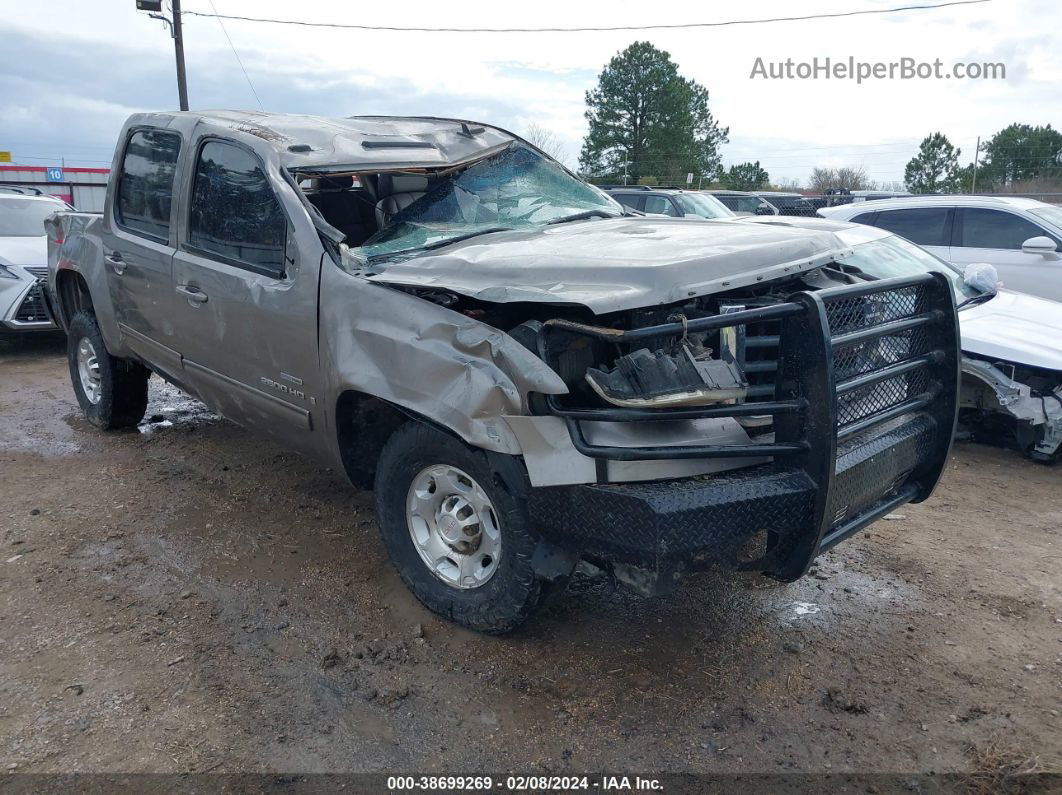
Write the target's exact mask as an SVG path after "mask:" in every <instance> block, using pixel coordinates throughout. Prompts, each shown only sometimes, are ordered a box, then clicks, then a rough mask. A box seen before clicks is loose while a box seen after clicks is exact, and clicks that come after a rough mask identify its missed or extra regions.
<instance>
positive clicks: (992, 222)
mask: <svg viewBox="0 0 1062 795" xmlns="http://www.w3.org/2000/svg"><path fill="white" fill-rule="evenodd" d="M1042 234H1044V231H1043V230H1042V229H1041V228H1040V227H1038V226H1037V225H1036V224H1034V223H1032V222H1030V221H1026V220H1025V219H1024V218H1020V217H1019V216H1017V215H1012V214H1011V213H1004V212H1000V211H999V210H984V209H979V208H977V207H967V208H966V209H965V210H963V211H962V236H961V237H960V240H961V243H960V245H962V246H963V247H964V248H1004V249H1011V250H1015V251H1016V250H1018V249H1020V248H1021V244H1022V243H1024V242H1025V241H1026V240H1028V239H1029V238H1030V237H1037V236H1038V235H1042Z"/></svg>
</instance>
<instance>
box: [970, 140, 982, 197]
mask: <svg viewBox="0 0 1062 795" xmlns="http://www.w3.org/2000/svg"><path fill="white" fill-rule="evenodd" d="M979 154H981V136H980V135H978V136H977V146H975V147H974V169H973V182H972V183H971V184H970V193H977V156H978V155H979Z"/></svg>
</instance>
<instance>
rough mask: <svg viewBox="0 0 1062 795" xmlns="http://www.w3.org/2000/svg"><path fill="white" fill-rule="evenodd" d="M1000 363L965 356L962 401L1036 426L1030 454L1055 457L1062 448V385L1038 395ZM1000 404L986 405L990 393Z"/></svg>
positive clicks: (1021, 422) (1048, 457) (1042, 457)
mask: <svg viewBox="0 0 1062 795" xmlns="http://www.w3.org/2000/svg"><path fill="white" fill-rule="evenodd" d="M999 365H1000V363H998V362H997V363H992V362H987V361H984V360H981V359H973V358H971V357H969V356H964V357H963V360H962V372H963V376H964V379H963V380H964V383H963V390H962V392H963V394H962V404H963V405H964V406H966V407H970V408H977V409H982V410H983V409H994V410H996V411H998V412H1000V413H1003V414H1006V415H1008V416H1010V417H1012V418H1013V419H1014V420H1015V421H1017V422H1018V423H1019V424H1021V425H1026V426H1029V427H1031V428H1033V429H1034V430H1035V432H1036V437H1035V441H1034V444H1033V446H1032V448H1031V449H1030V450H1029V453H1030V454H1031V455H1032V456H1034V457H1036V458H1041V459H1044V460H1047V459H1050V458H1054V457H1055V456H1056V455H1058V453H1059V450H1060V448H1062V386H1059V387H1057V388H1056V389H1055V390H1054V391H1053V392H1052V393H1051V394H1046V395H1034V394H1032V391H1033V390H1032V388H1031V387H1030V386H1029V385H1027V384H1023V383H1021V382H1019V381H1016V380H1015V379H1013V378H1011V377H1010V376H1008V375H1007V374H1006V373H1005V372H1003V370H1002V369H1001V368H1000V366H999ZM985 387H987V391H988V394H990V395H991V396H992V398H993V399H994V402H995V404H996V405H987V406H986V405H985V404H986V397H987V395H986V394H985V393H986V390H985Z"/></svg>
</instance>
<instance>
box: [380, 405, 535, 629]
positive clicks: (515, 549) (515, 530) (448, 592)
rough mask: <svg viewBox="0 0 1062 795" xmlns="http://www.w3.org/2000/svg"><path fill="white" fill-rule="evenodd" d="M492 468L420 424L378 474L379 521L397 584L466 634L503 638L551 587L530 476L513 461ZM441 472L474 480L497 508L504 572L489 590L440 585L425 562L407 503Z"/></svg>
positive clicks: (395, 442) (389, 449)
mask: <svg viewBox="0 0 1062 795" xmlns="http://www.w3.org/2000/svg"><path fill="white" fill-rule="evenodd" d="M498 458H499V459H500V460H496V461H494V462H493V463H494V466H492V462H491V461H490V460H488V458H487V455H486V454H485V453H484V452H483V451H481V450H476V449H474V448H471V447H469V446H467V445H466V444H464V443H463V442H462V441H460V440H458V439H456V438H454V437H452V436H450V435H448V434H446V433H443V432H442V431H439V430H436V429H435V428H432V427H430V426H428V425H425V424H423V423H419V422H408V423H406V424H405V425H402V426H401V427H400V428H398V430H396V431H395V432H394V433H393V434H392V435H391V438H390V439H388V441H387V444H386V445H384V449H383V452H382V453H381V454H380V460H379V464H378V466H377V469H376V483H375V493H376V519H377V524H378V525H379V527H380V533H381V534H382V536H383V541H384V546H385V547H386V548H387V553H388V555H389V556H390V558H391V562H392V563H393V564H394V566H395V568H396V569H397V570H398V574H399V576H400V577H401V578H402V581H403V582H404V583H405V584H406V586H407V587H408V588H409V590H411V591H412V592H413V594H414V596H416V597H417V599H419V600H420V601H421V602H422V603H423V604H424V606H425V607H427V608H428V609H429V610H431V611H432V612H433V613H437V614H438V615H440V616H442V617H444V618H447V619H449V620H451V621H453V622H455V623H457V624H460V625H461V626H464V627H467V628H468V629H472V630H476V631H477V632H485V633H489V634H494V635H500V634H503V633H506V632H511V631H512V630H514V629H516V628H517V627H518V626H520V625H521V624H522V623H523V622H524V621H526V620H527V619H528V618H529V617H530V616H531V615H532V614H533V613H534V612H535V610H537V609H538V607H539V606H540V605H541V604H542V602H543V600H544V599H545V597H546V595H547V591H549V590H551V589H550V585H551V584H550V583H548V582H546V581H544V580H542V579H541V578H539V577H538V576H537V575H536V574H535V572H534V569H533V567H532V557H533V555H534V551H535V547H536V544H537V540H536V539H535V538H534V537H533V536H532V534H531V532H530V530H529V526H528V525H529V523H528V517H527V502H526V493H527V489H528V488H529V485H528V484H527V474H526V473H525V472H524V471H523V467H522V466H521V465H520V463H519V462H518V461H517V460H516V459H515V458H511V457H508V456H504V457H498ZM435 464H448V465H450V466H454V467H457V468H458V469H461V470H462V471H463V472H465V473H467V474H468V475H469V476H470V477H472V478H473V479H474V480H475V481H476V482H477V483H478V484H479V485H480V486H481V487H482V489H483V491H484V492H485V493H486V494H487V496H488V498H489V499H490V501H491V503H492V504H493V507H494V512H495V514H496V516H497V519H498V525H499V528H500V533H501V543H502V547H501V548H502V554H501V555H500V558H501V559H500V561H499V562H498V568H497V569H496V570H495V572H494V574H493V575H492V576H491V577H490V579H489V580H487V582H485V583H484V584H483V585H480V586H478V587H476V588H470V589H460V588H457V587H454V586H452V585H449V584H447V583H446V582H444V581H443V580H442V579H440V578H439V577H437V576H436V575H435V573H434V572H433V571H432V570H431V569H430V568H429V567H428V565H427V564H426V563H425V562H424V560H423V559H422V558H421V557H420V554H419V553H418V551H417V549H416V548H415V546H414V542H413V540H412V538H411V536H410V531H409V526H408V524H407V520H406V515H407V509H406V500H407V496H408V494H409V489H410V486H411V485H412V483H413V480H414V478H416V477H417V475H418V474H419V473H420V472H422V471H423V470H424V469H425V468H427V467H429V466H432V465H435Z"/></svg>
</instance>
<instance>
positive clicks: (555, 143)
mask: <svg viewBox="0 0 1062 795" xmlns="http://www.w3.org/2000/svg"><path fill="white" fill-rule="evenodd" d="M524 139H525V140H526V141H527V142H528V143H530V144H533V145H534V146H537V147H538V148H539V149H541V150H542V151H543V152H545V153H546V154H547V155H549V156H550V157H552V158H553V159H554V160H559V161H560V162H561V163H565V161H566V160H567V159H568V148H567V147H566V146H565V145H564V144H562V143H561V140H560V138H558V137H557V134H556V133H555V132H553V131H552V130H547V129H546V128H545V127H542V126H540V125H538V124H536V123H535V122H531V123H530V124H529V125H527V131H526V132H525V133H524Z"/></svg>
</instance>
